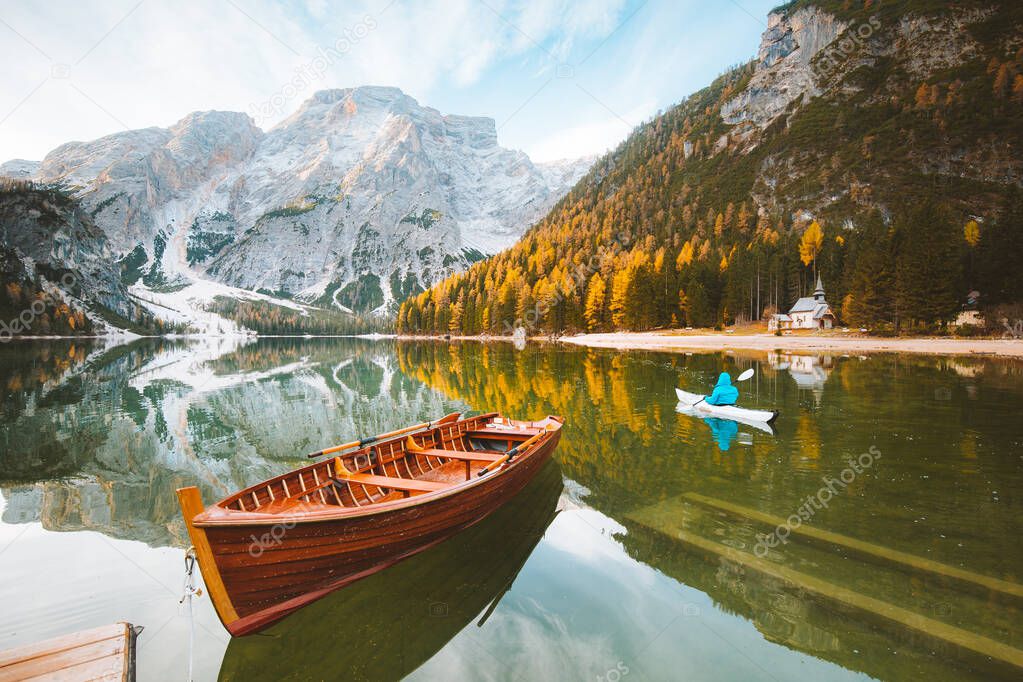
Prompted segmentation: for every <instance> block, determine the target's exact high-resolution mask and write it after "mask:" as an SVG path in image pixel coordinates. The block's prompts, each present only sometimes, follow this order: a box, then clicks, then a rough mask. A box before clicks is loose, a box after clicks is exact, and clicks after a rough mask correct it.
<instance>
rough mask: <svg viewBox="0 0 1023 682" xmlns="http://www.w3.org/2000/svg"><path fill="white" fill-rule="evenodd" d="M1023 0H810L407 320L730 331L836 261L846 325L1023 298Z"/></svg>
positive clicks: (446, 325) (401, 321) (452, 327)
mask: <svg viewBox="0 0 1023 682" xmlns="http://www.w3.org/2000/svg"><path fill="white" fill-rule="evenodd" d="M1021 183H1023V3H1017V2H1008V1H1006V2H990V1H989V2H982V1H979V0H976V1H974V0H962V1H959V2H936V1H929V0H906V1H902V2H897V1H895V0H889V1H887V2H878V1H873V2H872V1H871V0H845V1H844V2H842V1H841V0H816V1H814V0H799V1H797V2H793V3H790V4H789V5H786V6H784V7H782V8H779V9H778V10H776V11H775V12H774V13H772V16H771V18H770V20H769V28H768V30H767V32H766V33H765V34H764V40H763V44H762V45H761V48H760V53H759V55H758V57H757V59H756V60H754V61H752V62H750V63H749V64H746V65H743V66H740V67H737V68H735V69H733V70H731V71H729V72H728V73H726V74H724V75H722V76H721V77H720V78H718V79H717V80H716V81H715V82H714V83H713V84H712V85H711V86H710V87H708V88H706V89H704V90H702V91H700V92H697V93H695V94H694V95H692V96H691V97H689V98H688V99H686V100H685V101H683V102H682V103H681V104H679V105H677V106H676V107H674V108H672V109H671V110H669V111H667V112H665V113H664V114H663V115H660V116H657V117H656V118H654V119H653V120H652V121H650V122H648V123H645V124H643V125H641V126H640V127H638V128H637V129H636V130H635V131H634V132H633V133H632V135H631V136H630V137H629V138H628V139H627V140H626V141H625V142H623V143H622V144H621V145H620V146H619V147H618V148H617V149H616V150H614V151H613V152H611V153H609V154H608V155H606V156H605V157H603V158H602V159H600V160H599V161H598V162H597V163H596V164H595V165H594V167H593V168H592V169H591V171H590V172H589V174H588V175H587V176H586V177H585V178H583V180H581V181H580V182H579V184H578V185H577V186H576V187H575V188H574V189H573V191H572V192H570V193H569V194H568V195H567V196H566V197H565V198H564V199H563V200H562V201H561V202H560V203H559V204H558V205H557V206H555V208H554V209H553V210H552V211H551V213H550V214H549V215H548V216H547V217H546V219H545V220H543V221H542V222H541V223H539V224H538V225H537V226H536V227H535V228H533V229H532V230H530V231H529V232H528V233H526V235H525V236H524V237H523V238H522V240H521V241H520V242H519V243H518V244H516V245H515V246H514V247H512V248H511V249H509V250H507V251H504V252H502V253H500V254H498V255H497V256H495V257H493V258H491V259H489V260H486V261H483V262H481V263H477V264H476V265H474V266H473V267H472V268H470V269H469V270H468V271H467V272H465V273H462V274H459V275H456V276H453V277H451V278H448V279H447V280H445V281H443V282H442V283H440V284H439V285H437V286H435V287H433V288H432V289H430V290H429V291H426V292H424V293H423V294H421V295H419V296H417V297H415V298H412V299H410V300H408V301H407V302H406V303H405V304H404V305H403V306H402V307H401V309H400V312H399V316H398V320H397V326H398V330H399V331H401V332H437V333H440V332H449V331H450V332H460V333H468V334H478V333H509V332H510V331H511V330H512V329H513V328H514V327H516V326H520V325H523V326H526V327H527V328H529V329H530V330H531V331H536V332H539V331H564V330H610V329H649V328H658V327H665V326H669V325H670V326H682V325H693V326H716V325H722V324H731V323H733V322H736V321H743V320H750V319H761V318H763V317H765V316H766V315H768V314H770V313H771V312H773V311H774V310H775V309H778V308H780V309H782V310H787V308H788V307H789V306H790V305H791V304H792V302H793V301H794V300H795V299H796V298H797V297H798V296H802V295H806V294H807V293H808V290H809V289H810V288H811V286H812V282H813V280H814V279H815V275H817V274H819V275H821V276H822V277H823V280H824V283H825V286H826V289H827V293H828V299H829V300H830V301H831V302H832V305H833V307H835V308H836V313H837V314H838V315H839V318H840V320H841V321H842V322H844V323H846V324H853V325H864V326H868V327H871V328H872V329H877V330H881V329H891V328H900V329H907V328H918V329H924V328H932V327H934V326H936V325H941V324H943V323H945V322H947V321H949V320H951V319H954V317H955V316H956V314H957V313H958V311H959V310H960V309H961V308H962V305H963V303H964V302H965V301H966V298H967V294H968V292H969V291H971V290H979V291H980V292H981V303H982V304H983V305H984V306H985V307H987V308H989V309H990V308H994V307H995V306H999V305H1004V304H1011V303H1016V302H1018V301H1020V300H1023V278H1021V277H1019V274H1018V268H1019V265H1018V264H1019V263H1020V262H1021V258H1023V193H1021V191H1020V186H1021Z"/></svg>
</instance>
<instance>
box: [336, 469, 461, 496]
mask: <svg viewBox="0 0 1023 682" xmlns="http://www.w3.org/2000/svg"><path fill="white" fill-rule="evenodd" d="M335 480H337V481H338V482H341V481H351V482H352V483H359V484H360V485H373V486H376V487H378V488H388V489H394V490H401V491H404V492H405V493H406V497H408V494H407V493H409V492H416V493H432V492H436V491H438V490H443V489H444V488H448V487H450V486H449V485H448V484H447V483H438V482H436V481H421V480H419V479H411V478H395V477H393V476H377V475H376V474H351V475H350V476H344V477H341V478H338V479H335Z"/></svg>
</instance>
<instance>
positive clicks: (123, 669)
mask: <svg viewBox="0 0 1023 682" xmlns="http://www.w3.org/2000/svg"><path fill="white" fill-rule="evenodd" d="M140 632H142V628H141V627H134V626H132V625H131V624H130V623H114V624H113V625H104V626H102V627H98V628H93V629H91V630H83V631H81V632H74V633H71V634H69V635H63V636H61V637H54V638H53V639H48V640H46V641H43V642H38V643H36V644H27V645H25V646H20V647H16V648H14V649H8V650H6V651H0V681H2V682H13V681H14V680H103V681H104V682H115V681H117V682H134V681H135V639H136V638H137V637H138V634H139V633H140Z"/></svg>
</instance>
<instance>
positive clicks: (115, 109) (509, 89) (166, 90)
mask: <svg viewBox="0 0 1023 682" xmlns="http://www.w3.org/2000/svg"><path fill="white" fill-rule="evenodd" d="M771 1H772V0H747V8H748V9H750V11H753V12H756V11H758V8H756V7H755V6H754V5H756V4H758V3H759V4H763V5H764V7H767V6H769V4H770V2H771ZM637 8H639V11H638V12H637V13H636V15H635V17H634V18H632V19H630V20H629V21H628V23H627V25H626V26H625V27H624V28H621V29H620V28H619V26H620V25H621V24H622V22H623V21H624V20H625V19H626V17H628V16H629V15H630V14H631V13H632V12H633V11H634V10H636V9H637ZM721 12H722V10H721V9H719V8H715V9H714V10H713V11H712V10H708V9H706V6H704V5H702V4H700V3H695V2H694V0H678V1H677V2H676V1H675V0H651V1H650V2H649V3H642V2H641V0H593V1H592V2H586V3H575V2H571V1H570V0H504V1H502V0H486V3H485V4H484V3H483V2H480V1H479V0H420V1H416V2H403V1H402V0H398V2H390V1H389V0H352V1H347V2H344V3H336V2H328V1H327V0H299V1H298V2H295V3H289V4H282V3H277V2H273V1H272V0H229V1H228V0H224V1H222V2H208V1H207V0H145V1H144V2H141V3H139V2H138V0H85V1H82V2H75V3H71V2H61V3H37V2H32V1H31V0H5V1H3V2H0V19H2V20H3V21H4V22H5V23H4V24H0V61H2V63H3V64H4V65H5V67H4V70H3V71H0V161H3V160H6V159H9V158H13V157H24V158H34V159H39V158H41V157H42V156H43V155H44V154H45V153H46V152H47V151H49V150H50V149H52V148H54V147H56V146H57V145H59V144H61V143H63V142H66V141H69V140H84V139H93V138H96V137H99V136H102V135H106V134H109V133H113V132H116V131H118V130H120V129H122V128H123V127H130V128H142V127H148V126H154V125H158V126H167V125H170V124H172V123H174V122H175V121H177V120H179V119H180V118H182V117H183V116H185V115H186V114H188V113H189V112H192V111H196V110H207V109H226V110H234V111H245V112H248V113H252V111H253V110H254V106H255V105H258V104H259V103H263V102H267V101H268V100H269V99H270V98H271V97H273V96H275V95H278V94H279V93H281V91H282V89H283V88H284V87H285V85H287V84H288V83H290V82H292V81H295V80H300V81H302V80H303V79H297V78H296V74H300V73H304V74H306V78H305V79H304V84H303V85H302V86H301V87H299V88H297V91H296V92H294V93H292V94H293V96H291V97H289V98H288V100H287V101H286V102H285V103H284V105H283V107H282V108H281V110H280V111H278V112H276V113H275V114H274V115H273V116H271V117H269V118H268V119H267V120H263V121H260V124H261V125H263V126H264V127H269V126H270V125H273V124H274V123H276V122H277V121H279V120H281V119H283V118H284V117H286V116H287V115H289V114H290V113H292V112H293V111H294V110H295V109H296V108H298V106H299V105H300V103H301V101H303V100H304V99H306V98H308V97H309V96H310V95H311V94H312V93H313V91H315V90H319V89H326V88H343V87H353V86H358V85H366V84H374V85H393V86H397V87H400V88H402V89H403V90H405V91H406V92H408V93H409V94H410V95H412V96H413V97H416V98H417V99H418V100H419V101H420V102H421V103H423V104H426V105H430V106H434V107H437V108H438V109H441V110H442V111H447V112H451V113H464V114H472V115H486V116H492V117H494V118H495V119H497V120H498V122H505V121H507V120H508V119H509V118H513V119H514V120H513V124H512V125H509V126H508V127H507V128H502V131H501V139H502V142H503V143H505V144H509V145H510V146H516V147H522V148H526V149H528V150H532V151H535V153H539V154H542V155H543V156H544V157H545V158H550V157H552V156H554V155H575V154H581V153H595V152H597V151H599V150H600V149H603V148H605V147H607V146H610V145H613V144H614V143H616V142H617V141H618V140H619V139H621V138H622V137H623V136H624V133H626V132H627V130H625V126H623V125H622V124H621V122H620V121H616V119H615V118H614V117H612V116H610V115H609V114H607V111H606V110H605V109H600V108H599V107H598V108H594V104H593V102H592V100H590V99H589V98H588V97H587V96H586V95H585V94H583V93H582V92H580V91H578V90H577V89H575V88H573V87H562V88H560V89H558V88H555V87H551V88H548V90H549V91H550V92H549V93H545V94H544V96H541V97H537V98H536V99H535V100H534V101H530V99H529V98H530V96H531V95H532V94H533V93H534V92H535V91H536V90H537V89H538V88H539V86H540V85H541V84H542V83H543V82H544V81H545V80H547V79H550V78H551V77H552V76H553V75H555V74H556V72H557V69H556V68H555V67H556V66H557V65H558V63H561V62H565V63H568V64H573V63H576V66H577V68H579V66H578V64H577V63H578V62H579V61H581V60H582V58H583V57H585V56H586V55H587V54H589V53H590V52H591V51H592V50H594V49H595V48H597V47H598V45H601V43H602V42H603V41H604V40H605V39H607V41H608V42H607V43H606V44H604V45H602V46H601V47H600V48H599V50H598V51H597V53H596V54H595V56H594V58H593V59H592V60H590V61H588V62H587V63H586V64H585V69H583V68H579V70H580V71H581V72H582V71H584V70H585V73H580V74H579V77H580V78H585V79H586V80H585V82H586V83H588V84H590V85H587V87H588V88H589V87H593V88H594V89H593V90H592V91H593V92H595V93H596V92H599V93H600V97H601V99H602V100H604V101H606V102H607V103H608V104H609V105H610V106H612V107H613V108H615V109H629V112H628V113H627V114H625V115H623V117H624V118H626V120H628V121H630V122H634V121H635V122H638V120H640V119H641V118H643V117H645V116H647V115H649V113H651V111H652V107H653V104H652V103H653V102H656V103H657V104H658V105H660V106H664V105H665V104H666V103H670V102H672V101H676V100H677V99H679V98H680V97H681V96H683V95H685V94H687V92H688V91H690V90H691V89H692V88H691V87H687V84H688V82H689V81H693V82H694V83H697V84H698V83H699V82H700V80H702V81H703V82H707V81H709V79H710V76H713V75H714V74H715V73H717V72H720V71H721V70H722V68H723V66H725V65H726V64H727V63H728V62H724V63H718V62H720V61H721V53H722V48H721V47H720V45H722V44H727V43H729V39H728V36H729V35H730V34H729V30H731V29H732V28H734V27H732V26H717V27H715V30H718V31H720V32H721V35H719V36H713V37H712V36H711V32H710V31H708V30H707V29H708V26H707V24H708V22H710V21H711V19H709V18H702V19H701V16H703V15H708V14H709V15H720V14H721ZM738 16H739V20H744V21H746V22H747V24H752V23H753V22H752V20H750V19H749V18H748V17H744V15H738ZM367 17H369V18H370V20H371V21H372V24H373V28H372V29H371V30H369V31H365V30H363V31H362V33H361V34H359V35H358V36H357V37H356V38H352V36H353V34H354V32H356V31H357V30H359V29H360V27H362V28H365V26H366V25H367ZM690 18H695V20H696V21H697V22H698V23H700V22H702V24H703V25H702V26H699V25H698V26H696V27H694V26H693V25H692V24H691V22H689V19H690ZM5 24H6V25H5ZM8 26H9V27H10V28H8ZM745 28H746V29H747V30H746V33H747V34H750V35H753V36H754V39H752V40H748V41H747V40H746V38H748V36H745V37H744V41H743V42H740V43H738V44H740V45H741V46H742V47H741V48H739V49H735V48H732V53H738V54H746V55H750V54H752V53H753V52H754V51H755V48H756V41H755V35H756V33H758V32H759V28H758V27H756V26H747V27H745ZM11 29H13V31H16V33H15V32H12V30H11ZM699 31H702V33H703V35H700V34H699ZM19 34H20V36H19ZM731 42H733V43H735V41H731ZM342 43H343V44H345V45H346V46H347V47H348V48H349V49H347V50H346V51H345V53H344V54H343V55H341V56H340V58H338V59H335V60H333V63H332V64H331V65H330V66H329V68H327V69H326V71H325V72H322V73H317V74H315V77H308V74H309V69H310V66H311V64H312V63H313V59H314V57H315V55H316V54H317V48H318V47H324V48H327V47H330V46H333V45H335V44H342ZM538 45H539V47H538ZM83 56H84V58H83ZM694 57H695V58H696V59H697V60H699V61H696V62H693V61H692V60H693V59H694ZM685 60H689V61H690V63H688V64H686V63H684V62H685ZM733 61H734V60H733ZM708 64H710V66H708ZM680 69H681V70H682V71H683V72H685V75H686V78H685V79H684V80H683V82H681V83H680V82H679V77H678V72H679V70H680ZM694 75H695V76H696V78H693V76H694ZM55 76H56V77H55ZM580 82H582V81H580ZM562 85H565V83H562ZM548 95H550V96H556V97H557V98H558V99H553V100H552V99H549V98H548ZM636 102H642V103H644V104H643V105H642V106H639V105H637V104H635V103H636ZM520 109H521V111H520Z"/></svg>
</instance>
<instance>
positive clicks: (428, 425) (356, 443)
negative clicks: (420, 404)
mask: <svg viewBox="0 0 1023 682" xmlns="http://www.w3.org/2000/svg"><path fill="white" fill-rule="evenodd" d="M459 416H460V414H459V413H458V412H452V413H451V414H448V415H445V416H443V417H441V418H440V419H436V420H434V421H432V422H423V423H422V424H416V425H415V426H406V427H405V428H403V429H398V430H397V431H391V432H390V433H381V434H377V435H376V436H370V437H369V438H363V439H362V440H353V441H352V442H351V443H344V444H343V445H335V446H334V447H331V448H327V449H325V450H320V451H319V452H311V453H309V454H308V455H306V457H309V458H313V457H322V456H323V455H330V454H332V453H335V452H340V451H342V450H347V449H349V448H361V447H362V446H363V445H369V444H370V443H375V442H376V441H378V440H383V439H385V438H392V437H394V436H400V435H402V434H403V433H409V432H410V431H418V430H419V429H432V428H433V427H434V426H438V425H440V424H447V423H450V422H453V421H457V420H458V417H459Z"/></svg>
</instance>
